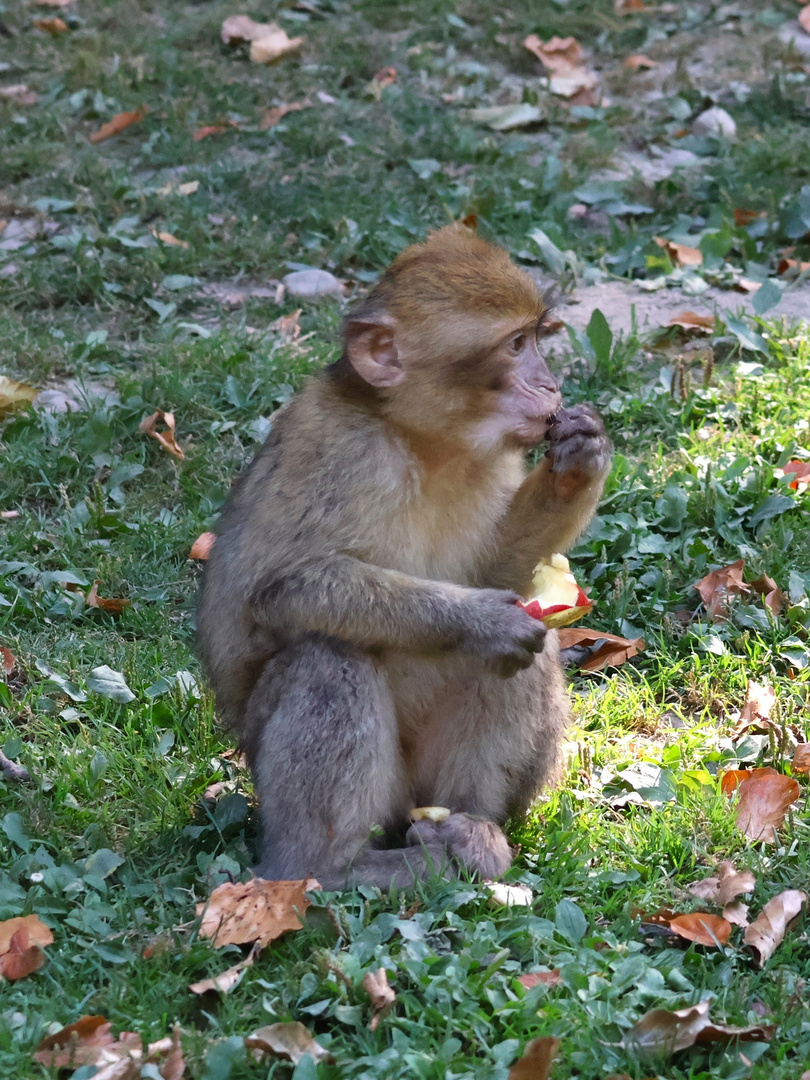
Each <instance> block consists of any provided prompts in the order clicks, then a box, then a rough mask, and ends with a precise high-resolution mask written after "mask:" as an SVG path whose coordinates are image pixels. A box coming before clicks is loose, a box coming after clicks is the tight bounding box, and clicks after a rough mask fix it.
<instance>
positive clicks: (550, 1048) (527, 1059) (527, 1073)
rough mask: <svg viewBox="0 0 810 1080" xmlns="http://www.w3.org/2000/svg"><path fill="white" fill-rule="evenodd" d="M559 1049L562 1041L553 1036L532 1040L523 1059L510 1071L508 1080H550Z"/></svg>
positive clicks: (519, 1059) (524, 1052)
mask: <svg viewBox="0 0 810 1080" xmlns="http://www.w3.org/2000/svg"><path fill="white" fill-rule="evenodd" d="M559 1049H560V1040H559V1039H555V1038H554V1037H553V1036H551V1035H547V1036H545V1037H544V1038H542V1039H532V1041H531V1042H530V1043H527V1044H526V1049H525V1050H524V1051H523V1057H521V1058H518V1060H517V1061H516V1062H515V1064H514V1065H513V1066H512V1068H511V1069H510V1070H509V1076H508V1080H548V1076H549V1073H550V1072H551V1066H552V1065H553V1064H554V1059H555V1057H556V1056H557V1052H558V1050H559Z"/></svg>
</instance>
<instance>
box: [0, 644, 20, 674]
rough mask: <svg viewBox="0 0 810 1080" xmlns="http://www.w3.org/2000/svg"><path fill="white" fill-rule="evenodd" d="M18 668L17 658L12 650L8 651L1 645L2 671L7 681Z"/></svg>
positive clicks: (0, 669) (0, 661) (0, 664)
mask: <svg viewBox="0 0 810 1080" xmlns="http://www.w3.org/2000/svg"><path fill="white" fill-rule="evenodd" d="M16 666H17V657H16V656H15V655H14V653H13V652H12V651H11V649H7V648H6V647H5V645H0V671H2V673H3V676H4V677H5V678H6V679H7V678H8V677H9V675H10V674H11V673H12V671H14V668H15V667H16Z"/></svg>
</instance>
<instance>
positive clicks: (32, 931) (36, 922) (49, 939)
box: [0, 915, 53, 956]
mask: <svg viewBox="0 0 810 1080" xmlns="http://www.w3.org/2000/svg"><path fill="white" fill-rule="evenodd" d="M19 930H25V932H26V934H27V935H28V944H29V945H39V946H40V948H44V947H45V946H46V945H52V944H53V932H52V931H51V928H50V927H49V926H46V925H45V923H44V922H43V921H42V919H40V918H39V916H38V915H15V916H14V918H13V919H6V920H5V921H4V922H0V956H4V955H5V954H6V953H7V952H8V951H9V948H10V947H11V939H12V938H13V937H14V935H15V934H16V933H17V932H18V931H19Z"/></svg>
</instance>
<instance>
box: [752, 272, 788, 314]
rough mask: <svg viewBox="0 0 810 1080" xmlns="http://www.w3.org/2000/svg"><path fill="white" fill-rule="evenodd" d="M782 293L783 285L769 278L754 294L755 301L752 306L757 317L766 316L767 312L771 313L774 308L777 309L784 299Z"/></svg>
mask: <svg viewBox="0 0 810 1080" xmlns="http://www.w3.org/2000/svg"><path fill="white" fill-rule="evenodd" d="M782 291H783V287H782V285H780V284H779V282H778V281H774V280H773V279H772V278H769V279H768V280H767V281H766V282H765V283H764V284H763V285H760V287H759V288H758V289H757V291H756V292H755V293H754V299H753V300H752V301H751V306H752V307H753V309H754V311H755V312H756V313H757V315H764V313H765V312H766V311H770V309H771V308H772V307H776V305H777V304H778V303H779V301H780V300H781V299H782Z"/></svg>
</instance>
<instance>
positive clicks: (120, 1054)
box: [34, 1016, 143, 1080]
mask: <svg viewBox="0 0 810 1080" xmlns="http://www.w3.org/2000/svg"><path fill="white" fill-rule="evenodd" d="M111 1028H112V1024H110V1023H109V1022H108V1021H107V1020H106V1019H105V1018H104V1017H103V1016H83V1017H82V1018H81V1019H80V1020H77V1021H76V1023H75V1024H68V1026H67V1027H63V1028H62V1029H61V1031H57V1032H56V1033H55V1034H54V1035H48V1036H47V1038H45V1039H43V1040H42V1042H41V1043H40V1044H39V1046H38V1047H37V1049H36V1052H35V1054H34V1061H36V1062H38V1063H39V1064H40V1065H45V1066H46V1068H50V1069H75V1068H78V1067H79V1066H80V1065H99V1066H104V1065H111V1064H113V1063H114V1062H117V1061H121V1060H126V1059H127V1058H132V1056H133V1053H137V1054H138V1055H139V1057H142V1055H143V1041H142V1039H141V1037H140V1035H138V1034H136V1033H135V1032H133V1031H122V1032H121V1034H120V1035H119V1036H118V1038H117V1039H116V1038H115V1037H114V1036H113V1035H112V1034H111V1032H110V1029H111ZM98 1075H99V1073H96V1076H98ZM135 1075H137V1074H135ZM124 1077H125V1078H126V1080H129V1075H128V1074H126V1073H125V1074H124Z"/></svg>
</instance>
